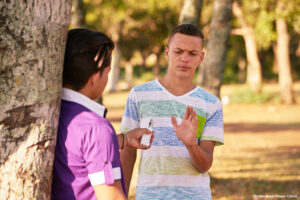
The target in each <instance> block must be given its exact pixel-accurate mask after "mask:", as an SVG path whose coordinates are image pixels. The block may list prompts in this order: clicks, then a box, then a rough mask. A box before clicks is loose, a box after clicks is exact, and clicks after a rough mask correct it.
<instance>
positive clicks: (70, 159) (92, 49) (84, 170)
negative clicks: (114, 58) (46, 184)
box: [51, 29, 153, 200]
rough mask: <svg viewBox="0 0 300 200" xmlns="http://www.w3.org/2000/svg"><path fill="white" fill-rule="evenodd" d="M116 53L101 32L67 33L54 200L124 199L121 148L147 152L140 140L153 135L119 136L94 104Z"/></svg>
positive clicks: (103, 111)
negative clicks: (141, 149)
mask: <svg viewBox="0 0 300 200" xmlns="http://www.w3.org/2000/svg"><path fill="white" fill-rule="evenodd" d="M113 48H114V44H113V42H112V41H111V40H110V39H109V38H108V37H107V36H106V35H105V34H103V33H100V32H94V31H90V30H87V29H73V30H70V31H69V33H68V38H67V44H66V53H65V60H64V69H63V86H64V88H63V91H62V102H61V111H60V118H59V127H58V134H57V143H56V149H55V159H54V170H53V182H52V195H51V198H52V199H63V200H70V199H126V192H125V188H124V181H123V174H122V167H121V161H120V153H119V149H124V148H128V147H134V148H143V149H145V147H144V146H142V145H140V142H139V141H140V139H141V137H142V135H143V134H144V133H147V134H152V132H150V131H149V130H147V129H134V130H132V131H129V132H127V133H121V134H119V135H116V133H115V130H114V128H113V127H112V125H111V124H110V122H109V121H108V120H106V119H105V118H104V117H105V114H106V109H105V107H104V106H102V105H100V104H98V103H96V102H95V101H93V100H92V99H97V98H99V97H100V96H101V95H102V92H103V91H104V88H105V86H106V84H107V79H108V73H109V71H110V69H111V67H110V63H111V52H112V50H113ZM152 135H153V134H152ZM152 140H153V136H152ZM151 142H152V141H151Z"/></svg>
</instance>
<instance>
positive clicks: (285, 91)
mask: <svg viewBox="0 0 300 200" xmlns="http://www.w3.org/2000/svg"><path fill="white" fill-rule="evenodd" d="M283 8H284V4H283V2H282V1H278V2H277V11H278V12H280V11H283ZM276 32H277V55H280V56H278V72H279V87H280V97H281V100H282V102H283V103H285V104H292V103H295V98H294V92H293V79H292V73H291V63H290V57H289V33H288V29H287V24H286V21H285V19H283V18H281V17H278V18H277V19H276Z"/></svg>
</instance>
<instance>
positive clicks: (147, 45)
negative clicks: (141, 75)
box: [86, 0, 180, 91]
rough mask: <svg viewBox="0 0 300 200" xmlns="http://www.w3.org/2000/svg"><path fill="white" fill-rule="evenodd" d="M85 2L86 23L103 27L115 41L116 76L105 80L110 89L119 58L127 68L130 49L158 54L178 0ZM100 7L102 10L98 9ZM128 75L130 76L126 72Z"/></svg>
mask: <svg viewBox="0 0 300 200" xmlns="http://www.w3.org/2000/svg"><path fill="white" fill-rule="evenodd" d="M86 2H87V4H88V5H87V11H88V13H87V17H86V18H87V23H88V24H89V25H90V27H94V28H96V29H100V30H104V31H105V32H106V33H108V34H109V35H110V36H111V37H112V38H113V40H114V42H115V44H116V49H115V51H114V53H115V54H114V55H116V56H114V58H118V59H113V63H112V72H111V75H113V74H114V76H113V77H115V78H114V79H110V83H109V84H108V87H109V88H111V89H110V91H113V90H114V89H113V88H115V84H116V82H117V81H118V79H119V76H120V64H121V61H122V59H124V62H123V63H124V65H126V66H127V69H129V68H128V66H130V65H128V63H127V62H128V61H130V60H131V57H132V55H133V52H135V51H137V50H138V51H140V52H141V55H142V56H144V57H146V56H148V55H151V54H152V53H154V54H156V55H160V54H161V53H162V52H163V47H164V45H166V41H167V40H166V39H167V35H168V33H169V30H170V29H171V28H173V27H174V26H175V25H176V24H177V20H178V14H177V13H178V10H179V7H180V4H179V3H178V2H179V0H174V1H168V0H141V1H139V3H136V1H134V0H113V1H108V0H96V1H91V0H86ZM99 9H101V11H103V12H99ZM157 57H159V56H157ZM126 63H127V64H126ZM114 69H115V73H114ZM132 71H133V70H127V72H132ZM156 74H157V75H158V74H159V65H158V66H156ZM127 75H128V76H130V75H129V74H128V73H127ZM127 80H130V79H127ZM110 85H111V86H110Z"/></svg>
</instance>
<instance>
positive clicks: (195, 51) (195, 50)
mask: <svg viewBox="0 0 300 200" xmlns="http://www.w3.org/2000/svg"><path fill="white" fill-rule="evenodd" d="M175 50H180V51H184V49H181V48H179V47H176V48H175ZM188 52H192V53H198V52H199V51H198V50H197V49H193V50H191V51H188Z"/></svg>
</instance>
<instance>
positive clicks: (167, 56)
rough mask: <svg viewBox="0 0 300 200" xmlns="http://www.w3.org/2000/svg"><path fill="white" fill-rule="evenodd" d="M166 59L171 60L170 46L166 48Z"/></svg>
mask: <svg viewBox="0 0 300 200" xmlns="http://www.w3.org/2000/svg"><path fill="white" fill-rule="evenodd" d="M165 57H166V59H167V60H169V47H168V46H166V47H165Z"/></svg>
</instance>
